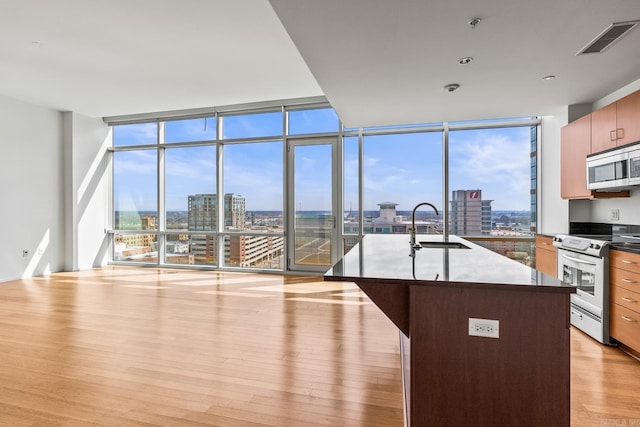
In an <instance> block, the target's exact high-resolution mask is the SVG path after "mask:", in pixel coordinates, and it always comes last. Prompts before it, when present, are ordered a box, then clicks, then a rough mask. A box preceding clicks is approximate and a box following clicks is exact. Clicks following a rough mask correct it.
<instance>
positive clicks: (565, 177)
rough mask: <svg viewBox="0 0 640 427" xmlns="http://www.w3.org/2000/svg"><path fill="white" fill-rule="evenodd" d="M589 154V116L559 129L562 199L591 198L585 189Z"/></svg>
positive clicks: (588, 191) (589, 192)
mask: <svg viewBox="0 0 640 427" xmlns="http://www.w3.org/2000/svg"><path fill="white" fill-rule="evenodd" d="M588 154H591V115H590V114H589V115H587V116H584V117H581V118H579V119H578V120H575V121H573V122H571V123H569V124H568V125H566V126H564V127H563V128H562V129H561V141H560V162H561V164H562V167H561V169H560V195H561V196H562V198H563V199H585V198H590V197H591V191H590V190H588V189H587V155H588Z"/></svg>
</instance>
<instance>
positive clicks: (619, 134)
mask: <svg viewBox="0 0 640 427" xmlns="http://www.w3.org/2000/svg"><path fill="white" fill-rule="evenodd" d="M622 138H624V129H623V128H618V129H616V139H622Z"/></svg>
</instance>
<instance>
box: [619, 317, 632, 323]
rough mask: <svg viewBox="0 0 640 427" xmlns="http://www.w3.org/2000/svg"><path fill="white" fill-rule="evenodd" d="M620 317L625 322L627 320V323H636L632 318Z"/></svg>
mask: <svg viewBox="0 0 640 427" xmlns="http://www.w3.org/2000/svg"><path fill="white" fill-rule="evenodd" d="M620 317H622V319H623V320H626V321H627V322H635V320H633V319H632V318H630V317H627V316H620Z"/></svg>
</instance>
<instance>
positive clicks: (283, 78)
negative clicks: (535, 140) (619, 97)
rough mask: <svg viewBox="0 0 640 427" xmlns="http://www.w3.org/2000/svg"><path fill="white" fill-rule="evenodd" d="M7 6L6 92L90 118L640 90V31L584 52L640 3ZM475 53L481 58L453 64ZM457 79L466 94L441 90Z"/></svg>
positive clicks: (278, 1)
mask: <svg viewBox="0 0 640 427" xmlns="http://www.w3.org/2000/svg"><path fill="white" fill-rule="evenodd" d="M271 6H273V8H272V7H271ZM0 9H1V11H2V13H0V94H4V95H6V96H9V97H13V98H17V99H21V100H24V101H27V102H32V103H35V104H38V105H43V106H46V107H50V108H54V109H59V110H63V111H64V110H70V111H76V112H79V113H82V114H85V115H88V116H94V117H102V116H114V115H126V114H136V113H148V112H156V111H168V110H180V109H190V108H202V107H212V106H221V105H230V104H240V103H252V102H260V101H268V100H277V99H288V98H298V97H313V96H319V95H325V96H326V97H327V99H328V100H329V101H330V102H331V104H332V105H333V106H334V108H335V109H336V110H337V112H338V114H339V115H340V117H341V118H342V120H343V121H344V122H345V123H346V124H347V125H348V126H374V125H385V124H401V123H420V122H434V121H442V120H467V119H481V118H496V117H511V116H525V115H544V114H551V113H554V112H556V111H557V109H558V108H559V107H561V106H566V105H570V104H579V103H591V102H593V101H595V100H597V99H600V98H602V97H604V96H606V95H608V94H610V93H612V92H614V91H615V90H617V89H619V88H621V87H623V86H625V85H627V84H629V83H631V82H634V81H636V80H638V79H640V28H636V29H634V30H632V32H630V33H629V34H628V35H627V36H625V37H624V38H623V39H621V40H620V41H618V42H617V43H615V44H613V45H612V46H611V47H610V48H609V49H607V50H606V51H605V52H603V53H601V54H591V55H582V56H575V53H576V52H577V51H578V50H580V49H581V48H582V47H584V46H585V45H586V44H587V43H588V42H590V41H591V40H592V39H593V38H595V37H596V36H597V35H598V34H599V33H600V32H601V31H603V30H604V29H605V28H606V27H607V26H608V25H609V24H611V23H613V22H621V21H629V20H636V19H640V1H638V0H608V1H602V0H560V1H559V0H536V1H531V0H428V1H427V0H321V1H318V0H270V2H267V1H266V0H181V1H177V0H135V1H131V0H127V1H125V0H110V1H108V2H107V1H98V0H0ZM274 9H275V12H274ZM475 17H478V18H481V22H480V23H479V24H478V25H477V26H476V28H475V29H473V28H471V27H470V26H469V25H467V23H468V22H469V21H470V20H471V19H472V18H475ZM281 22H282V23H281ZM283 24H284V26H283ZM291 40H293V42H292V41H291ZM294 43H295V44H294ZM465 56H471V57H473V58H474V61H473V62H472V63H471V64H469V65H466V66H463V65H459V64H458V59H460V58H462V57H465ZM551 74H552V75H555V76H556V78H555V79H554V80H551V81H544V80H543V79H542V77H544V76H546V75H551ZM449 83H458V84H460V85H461V86H460V89H458V90H457V91H455V92H453V93H447V92H445V91H444V90H443V86H444V85H446V84H449Z"/></svg>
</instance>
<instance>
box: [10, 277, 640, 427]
mask: <svg viewBox="0 0 640 427" xmlns="http://www.w3.org/2000/svg"><path fill="white" fill-rule="evenodd" d="M354 303H355V304H354ZM362 303H364V304H362ZM571 369H572V370H571V387H572V393H571V417H572V426H575V427H578V426H580V427H583V426H593V427H596V426H603V425H638V426H640V396H638V393H637V384H640V362H639V361H637V360H636V359H633V358H631V357H630V356H628V355H627V354H625V353H623V352H622V351H621V350H620V349H617V348H612V347H606V346H602V345H600V344H598V343H596V342H595V341H593V340H592V339H590V338H589V337H587V336H585V335H584V334H582V333H581V332H580V331H577V330H572V331H571ZM401 386H402V385H401V378H400V359H399V348H398V331H397V329H396V328H395V327H394V325H393V324H392V323H391V322H390V321H389V320H388V319H386V318H385V316H384V315H383V314H382V313H381V312H380V310H378V309H377V308H376V307H375V305H373V304H370V301H369V300H368V298H367V297H366V296H365V295H364V294H363V293H362V292H360V291H359V290H358V289H357V288H355V287H354V285H353V284H351V283H344V284H341V283H336V282H332V283H330V284H325V283H324V282H322V280H320V279H319V278H318V277H317V276H288V275H287V276H282V275H277V274H257V273H240V272H239V273H230V272H216V271H198V270H182V269H158V268H139V267H120V266H118V267H116V266H112V267H107V268H103V269H96V270H91V271H82V272H64V273H56V274H52V275H50V276H46V277H37V278H31V279H24V280H17V281H13V282H7V283H2V284H0V426H12V427H13V426H85V425H99V426H115V425H117V426H189V427H190V426H224V427H238V426H241V427H257V426H278V427H280V426H305V427H306V426H310V427H314V426H354V427H355V426H367V427H370V426H374V427H375V426H381V427H382V426H390V427H392V426H398V427H400V426H402V425H403V403H402V388H401ZM634 423H635V424H634Z"/></svg>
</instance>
